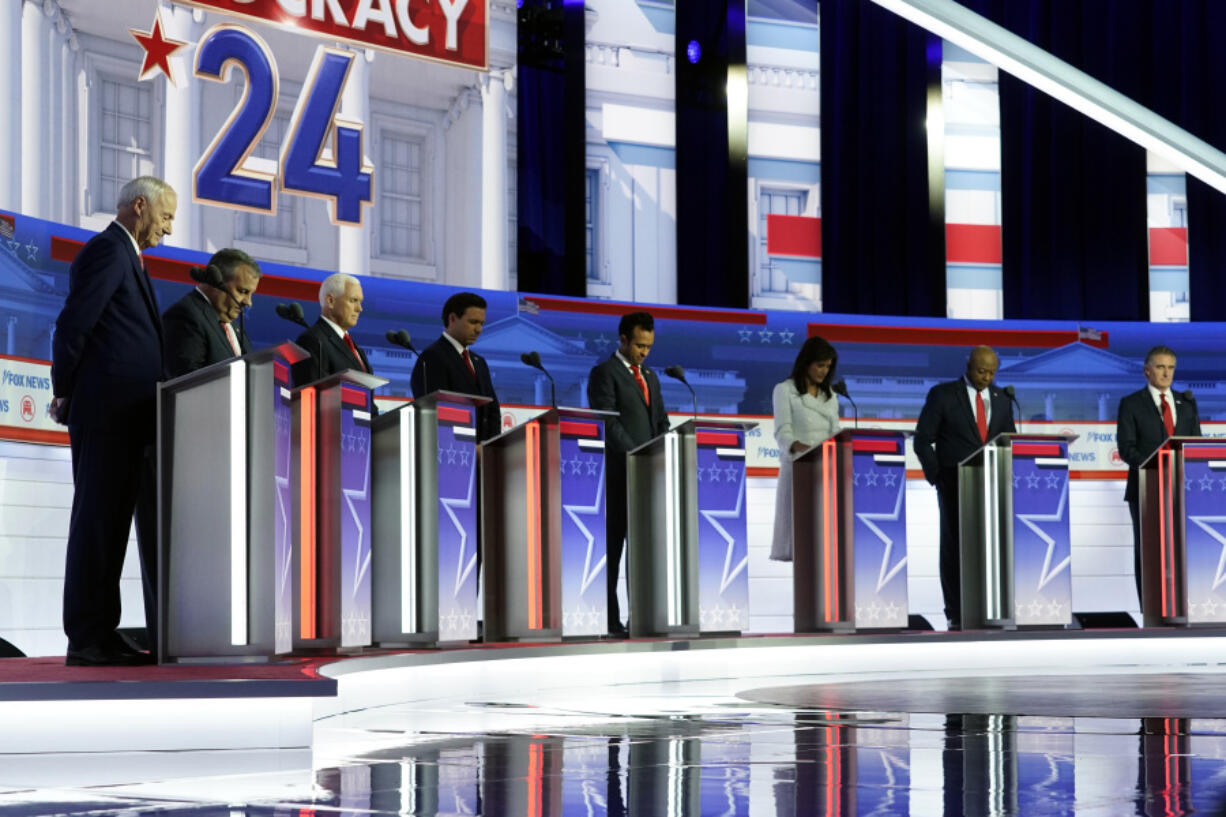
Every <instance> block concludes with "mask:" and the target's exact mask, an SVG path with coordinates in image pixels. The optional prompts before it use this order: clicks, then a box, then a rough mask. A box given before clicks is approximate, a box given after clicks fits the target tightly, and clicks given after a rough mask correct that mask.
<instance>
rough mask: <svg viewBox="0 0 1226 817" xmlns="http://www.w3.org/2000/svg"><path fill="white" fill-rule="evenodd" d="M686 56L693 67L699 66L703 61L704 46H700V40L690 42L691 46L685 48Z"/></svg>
mask: <svg viewBox="0 0 1226 817" xmlns="http://www.w3.org/2000/svg"><path fill="white" fill-rule="evenodd" d="M685 56H686V59H688V60H689V61H690V64H691V65H697V64H698V61H699V60H700V59H702V46H701V45H699V44H698V40H690V44H689V45H687V46H686V47H685Z"/></svg>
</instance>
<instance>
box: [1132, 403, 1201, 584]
mask: <svg viewBox="0 0 1226 817" xmlns="http://www.w3.org/2000/svg"><path fill="white" fill-rule="evenodd" d="M1167 397H1168V399H1171V400H1173V401H1174V404H1175V436H1177V437H1199V436H1200V435H1201V431H1200V416H1199V415H1198V413H1197V411H1196V403H1194V402H1192V401H1191V400H1184V399H1183V398H1182V397H1180V396H1178V395H1176V394H1175V392H1173V391H1170V392H1167ZM1165 439H1166V427H1165V426H1164V425H1163V424H1162V412H1160V411H1159V410H1158V406H1157V404H1155V403H1154V398H1153V397H1152V396H1151V395H1150V393H1149V387H1148V386H1146V387H1145V388H1143V389H1141V390H1140V391H1134V392H1133V393H1132V394H1130V395H1128V396H1126V397H1124V398H1123V399H1122V400H1120V408H1119V414H1118V417H1117V419H1116V424H1115V445H1116V449H1117V450H1118V451H1119V453H1120V459H1122V460H1123V461H1124V462H1126V463H1128V483H1127V485H1125V486H1124V499H1125V500H1126V501H1127V502H1128V511H1129V513H1130V514H1131V515H1132V565H1133V574H1134V577H1135V579H1136V583H1137V598H1138V599H1140V598H1141V512H1140V503H1139V496H1138V486H1137V483H1138V478H1137V469H1138V467H1139V466H1140V465H1141V463H1143V462H1145V461H1146V460H1147V459H1149V457H1150V455H1151V454H1153V453H1154V452H1155V451H1157V450H1158V446H1160V445H1162V441H1163V440H1165Z"/></svg>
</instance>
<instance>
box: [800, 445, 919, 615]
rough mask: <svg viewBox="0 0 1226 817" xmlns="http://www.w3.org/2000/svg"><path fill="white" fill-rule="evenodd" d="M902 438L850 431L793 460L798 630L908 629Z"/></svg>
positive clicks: (904, 462) (803, 452) (904, 474)
mask: <svg viewBox="0 0 1226 817" xmlns="http://www.w3.org/2000/svg"><path fill="white" fill-rule="evenodd" d="M907 435H908V432H903V431H889V430H885V429H871V428H866V429H856V430H852V429H847V430H844V431H840V432H839V433H838V434H836V435H835V436H833V437H831V438H830V439H828V440H826V441H824V442H821V443H818V444H817V445H815V446H813V447H812V448H810V449H808V450H807V451H802V452H801V453H799V454H797V455H796V456H795V457H794V458H793V460H792V543H793V554H792V559H793V563H792V608H793V619H794V625H793V626H794V628H795V631H796V632H798V633H812V632H851V631H853V630H861V629H902V628H905V627H906V626H907V611H908V606H907V502H906V494H907V466H906V461H907V458H906V440H907ZM781 453H782V452H781Z"/></svg>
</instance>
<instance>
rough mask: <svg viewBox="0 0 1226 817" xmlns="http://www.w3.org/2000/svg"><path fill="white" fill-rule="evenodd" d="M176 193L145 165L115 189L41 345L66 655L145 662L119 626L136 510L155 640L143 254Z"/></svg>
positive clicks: (169, 216) (152, 390)
mask: <svg viewBox="0 0 1226 817" xmlns="http://www.w3.org/2000/svg"><path fill="white" fill-rule="evenodd" d="M177 208H178V197H177V196H176V195H175V191H174V189H173V188H171V186H170V185H168V184H166V182H164V181H162V180H161V179H158V178H154V177H153V176H141V177H138V178H135V179H133V180H132V181H130V182H128V183H127V184H125V185H124V186H123V188H122V189H121V190H120V191H119V201H118V202H117V205H116V213H115V220H114V221H112V222H111V224H110V226H109V227H107V228H106V229H105V230H103V231H102V232H100V233H98V234H97V235H95V236H94V237H93V238H91V239H90V240H89V241H88V242H86V244H85V246H84V247H83V248H82V249H81V251H80V252H79V253H77V257H76V258H75V259H73V262H72V266H71V267H70V268H69V270H68V295H67V297H66V298H65V299H64V308H63V309H62V310H61V311H60V314H59V317H58V318H57V319H56V321H55V337H54V339H53V341H52V344H51V359H52V362H51V383H52V388H53V389H54V392H55V398H54V399H53V400H52V401H51V411H52V414H53V416H54V417H55V419H56V421H57V422H60V423H66V424H67V425H68V439H69V442H70V443H71V444H72V482H73V486H74V490H73V495H72V515H71V516H70V517H69V521H68V557H67V563H66V565H65V573H64V632H65V633H66V634H67V636H68V657H67V660H66V663H67V664H68V665H70V666H105V665H134V664H145V663H151V662H152V660H153V658H152V656H150V655H148V654H146V653H143V652H140V651H139V650H137V649H136V648H135V647H134V646H133V645H132V644H130V643H129V642H128V641H127V640H126V639H125V638H124V637H123V636H122V635H120V633H119V632H118V630H117V628H118V627H119V619H120V613H121V609H120V595H119V577H120V574H121V573H122V572H123V562H124V555H125V553H126V551H127V549H128V532H129V531H130V530H131V529H132V517H133V514H135V516H136V542H137V549H138V550H139V552H140V561H141V578H142V580H143V582H144V595H145V626H146V629H147V630H148V634H149V642H150V643H151V644H156V643H157V598H156V596H157V593H156V591H157V484H156V469H155V465H154V457H155V450H154V446H155V432H156V430H157V384H158V381H160V380H162V379H163V377H165V374H166V372H165V368H164V366H163V363H162V320H161V316H160V315H159V314H158V305H157V298H156V296H155V295H154V292H153V283H152V281H150V280H149V274H148V272H147V271H146V269H145V263H144V260H143V258H142V257H141V253H142V252H144V251H145V250H147V249H149V248H150V247H156V246H157V245H158V243H159V242H160V241H161V240H162V238H163V236H168V235H170V232H171V227H172V226H173V224H174V218H175V210H176V209H177Z"/></svg>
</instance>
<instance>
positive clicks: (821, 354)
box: [771, 337, 839, 562]
mask: <svg viewBox="0 0 1226 817" xmlns="http://www.w3.org/2000/svg"><path fill="white" fill-rule="evenodd" d="M838 363H839V354H838V352H836V351H835V350H834V347H833V346H831V345H830V344H829V343H827V342H826V341H825V340H823V339H822V338H819V337H812V338H809V339H808V340H807V341H805V344H804V346H801V347H800V352H799V353H798V354H797V355H796V362H795V363H793V364H792V376H791V377H789V378H788V379H787V380H784V381H783V382H782V383H780V384H778V385H777V386H775V391H774V394H773V395H772V397H771V402H772V403H773V404H774V412H775V440H776V441H778V443H779V480H778V482H776V483H775V535H774V538H773V539H772V540H771V558H772V559H775V560H778V561H781V562H790V561H792V457H793V456H795V455H796V454H798V453H800V452H801V451H804V450H806V449H808V448H811V447H812V446H815V445H817V444H818V443H820V442H823V441H825V440H828V439H830V438H831V437H833V436H834V435H835V434H837V433H839V400H838V398H837V397H835V396H834V393H833V392H832V391H831V390H830V384H832V383H834V381H835V369H836V368H837V366H838Z"/></svg>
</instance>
